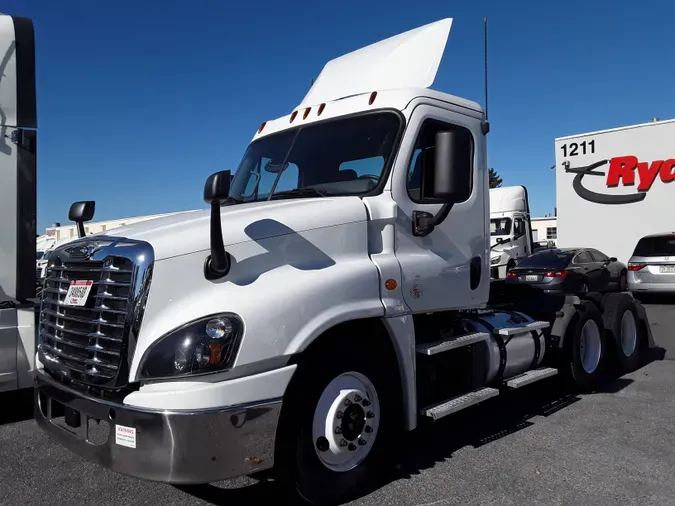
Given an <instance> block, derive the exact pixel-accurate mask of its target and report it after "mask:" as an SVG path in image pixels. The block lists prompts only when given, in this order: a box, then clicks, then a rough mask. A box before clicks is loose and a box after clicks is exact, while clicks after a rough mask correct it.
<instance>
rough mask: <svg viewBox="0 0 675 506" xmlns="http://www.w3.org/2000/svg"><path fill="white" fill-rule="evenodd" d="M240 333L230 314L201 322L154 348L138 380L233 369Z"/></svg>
mask: <svg viewBox="0 0 675 506" xmlns="http://www.w3.org/2000/svg"><path fill="white" fill-rule="evenodd" d="M242 330H243V324H242V322H241V320H240V319H239V318H238V317H237V316H236V315H233V314H222V315H213V316H207V317H205V318H200V319H199V320H195V321H193V322H191V323H188V324H187V325H183V326H182V327H180V328H177V329H176V330H173V331H171V332H169V333H168V334H166V335H165V336H164V337H162V338H161V339H160V340H159V341H157V342H156V343H155V344H153V345H152V346H151V347H150V348H149V349H148V351H146V352H145V355H144V356H143V358H142V359H141V365H140V377H141V379H159V378H172V377H177V376H188V375H189V376H193V375H195V374H206V373H211V372H216V371H223V370H225V369H228V368H230V367H232V363H233V362H234V359H235V356H236V354H237V350H238V348H239V342H240V339H241V334H242Z"/></svg>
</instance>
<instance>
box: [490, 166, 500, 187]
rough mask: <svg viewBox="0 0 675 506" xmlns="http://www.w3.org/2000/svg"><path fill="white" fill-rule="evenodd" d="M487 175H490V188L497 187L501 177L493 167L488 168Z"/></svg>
mask: <svg viewBox="0 0 675 506" xmlns="http://www.w3.org/2000/svg"><path fill="white" fill-rule="evenodd" d="M488 175H489V177H490V188H499V187H500V186H501V185H502V178H501V177H499V174H497V171H496V170H495V169H490V170H489V172H488Z"/></svg>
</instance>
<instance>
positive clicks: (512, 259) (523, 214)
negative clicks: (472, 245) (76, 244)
mask: <svg viewBox="0 0 675 506" xmlns="http://www.w3.org/2000/svg"><path fill="white" fill-rule="evenodd" d="M490 250H491V253H490V268H491V270H490V275H491V277H492V278H493V279H505V278H506V273H507V272H508V271H509V270H510V269H512V268H513V267H515V266H516V265H517V264H518V262H519V261H520V260H522V259H523V258H525V257H527V256H529V255H531V254H532V226H531V224H530V206H529V199H528V197H527V189H526V188H525V187H524V186H503V187H500V188H491V189H490Z"/></svg>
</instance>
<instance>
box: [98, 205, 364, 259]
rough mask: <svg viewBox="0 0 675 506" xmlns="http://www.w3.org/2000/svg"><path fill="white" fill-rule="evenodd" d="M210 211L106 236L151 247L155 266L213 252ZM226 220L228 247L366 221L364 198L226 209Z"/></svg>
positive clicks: (223, 214)
mask: <svg viewBox="0 0 675 506" xmlns="http://www.w3.org/2000/svg"><path fill="white" fill-rule="evenodd" d="M210 216H211V211H210V210H209V209H205V210H200V211H187V212H184V213H178V214H173V215H171V216H166V217H162V218H155V219H151V220H147V221H143V222H140V223H135V224H133V225H129V226H126V227H119V228H115V229H113V230H110V231H109V232H107V233H106V234H105V235H107V236H112V237H126V238H129V239H137V240H140V241H146V242H148V243H150V244H151V245H152V247H153V248H154V250H155V260H162V259H165V258H170V257H175V256H179V255H185V254H188V253H194V252H196V251H206V250H208V249H209V248H210V242H209V230H210ZM220 217H221V220H222V227H223V239H224V242H225V247H226V248H227V246H230V245H233V244H238V243H242V242H247V241H251V240H261V239H266V238H269V237H274V236H280V235H285V234H291V233H295V232H304V231H307V230H312V229H316V228H322V227H332V226H336V225H341V224H344V223H351V222H357V221H365V220H366V219H367V215H366V208H365V206H364V205H363V202H362V201H361V199H360V198H358V197H334V198H331V197H321V198H315V199H314V198H304V199H293V200H272V201H263V202H250V203H246V204H237V205H231V206H224V207H222V208H221V211H220Z"/></svg>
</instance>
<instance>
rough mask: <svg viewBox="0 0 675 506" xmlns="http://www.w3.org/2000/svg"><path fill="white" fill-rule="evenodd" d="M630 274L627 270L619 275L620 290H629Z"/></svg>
mask: <svg viewBox="0 0 675 506" xmlns="http://www.w3.org/2000/svg"><path fill="white" fill-rule="evenodd" d="M627 276H628V275H627V274H626V272H622V273H621V276H620V277H619V291H620V292H627V291H628V277H627Z"/></svg>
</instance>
